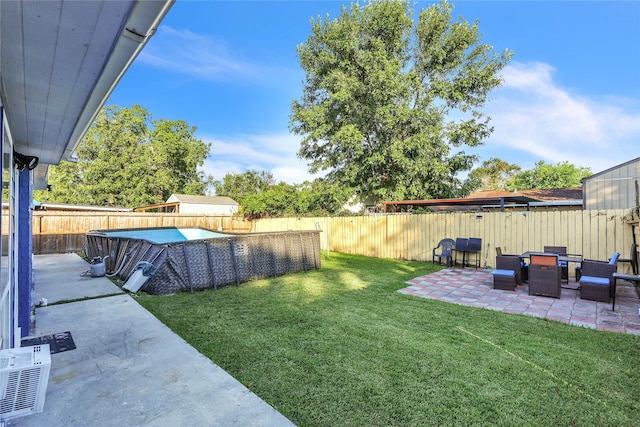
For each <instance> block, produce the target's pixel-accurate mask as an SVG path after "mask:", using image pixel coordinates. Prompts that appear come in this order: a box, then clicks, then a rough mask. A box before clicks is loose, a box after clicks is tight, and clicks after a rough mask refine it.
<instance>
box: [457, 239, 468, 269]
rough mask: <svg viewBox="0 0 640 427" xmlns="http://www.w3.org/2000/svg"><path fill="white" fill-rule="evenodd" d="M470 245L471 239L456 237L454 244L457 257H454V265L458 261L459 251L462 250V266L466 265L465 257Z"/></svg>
mask: <svg viewBox="0 0 640 427" xmlns="http://www.w3.org/2000/svg"><path fill="white" fill-rule="evenodd" d="M468 247H469V239H462V238H460V237H457V238H456V242H455V244H454V245H453V251H454V252H455V257H454V259H453V263H454V265H455V264H456V263H457V262H458V252H462V267H464V259H465V255H466V253H467V248H468Z"/></svg>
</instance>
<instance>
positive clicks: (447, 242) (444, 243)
mask: <svg viewBox="0 0 640 427" xmlns="http://www.w3.org/2000/svg"><path fill="white" fill-rule="evenodd" d="M454 244H455V242H454V241H453V239H442V240H440V242H438V246H436V247H435V248H433V253H432V255H431V262H433V263H434V264H435V262H436V258H438V264H442V258H444V259H445V260H446V265H447V267H450V266H451V250H452V249H453V245H454ZM438 248H440V253H436V251H437V250H438Z"/></svg>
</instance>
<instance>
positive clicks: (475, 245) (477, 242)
mask: <svg viewBox="0 0 640 427" xmlns="http://www.w3.org/2000/svg"><path fill="white" fill-rule="evenodd" d="M467 253H468V254H470V255H471V254H473V255H474V256H475V267H476V270H477V269H478V268H479V267H480V258H481V257H480V255H481V253H482V239H480V238H478V237H470V238H469V242H468V245H467ZM469 265H471V261H469Z"/></svg>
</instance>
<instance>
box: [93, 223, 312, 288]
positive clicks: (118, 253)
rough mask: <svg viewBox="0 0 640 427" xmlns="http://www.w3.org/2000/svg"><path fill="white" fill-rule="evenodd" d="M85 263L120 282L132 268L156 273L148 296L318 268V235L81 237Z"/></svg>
mask: <svg viewBox="0 0 640 427" xmlns="http://www.w3.org/2000/svg"><path fill="white" fill-rule="evenodd" d="M85 253H86V255H87V258H88V259H94V258H96V257H100V258H103V259H104V260H105V265H106V269H107V273H111V274H113V275H114V276H117V277H118V278H119V279H121V280H123V281H125V282H126V281H127V280H128V279H129V277H131V275H132V274H133V273H134V271H135V270H136V269H137V266H138V263H140V262H141V261H145V262H148V263H151V264H153V266H154V267H155V269H156V272H155V274H154V275H153V276H151V277H150V278H149V279H148V280H147V282H146V283H145V284H144V286H143V287H142V290H143V291H145V292H147V293H150V294H170V293H175V292H180V291H188V290H191V291H193V290H201V289H207V288H216V289H217V287H218V286H222V285H227V284H230V283H236V284H240V283H242V282H246V281H248V280H251V279H254V278H256V279H259V278H265V277H271V276H279V275H282V274H286V273H293V272H298V271H307V270H310V269H318V268H320V231H317V230H309V231H286V232H276V233H242V234H235V233H234V234H225V233H218V232H214V231H211V230H207V229H204V228H176V227H160V228H142V229H118V230H97V231H92V232H89V233H87V243H86V251H85Z"/></svg>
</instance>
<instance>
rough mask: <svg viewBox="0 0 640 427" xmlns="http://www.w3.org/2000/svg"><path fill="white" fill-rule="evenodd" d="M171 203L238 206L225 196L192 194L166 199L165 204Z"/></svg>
mask: <svg viewBox="0 0 640 427" xmlns="http://www.w3.org/2000/svg"><path fill="white" fill-rule="evenodd" d="M171 202H180V203H194V204H206V205H233V206H237V205H238V202H236V201H235V200H233V199H232V198H231V197H227V196H195V195H192V194H172V195H171V197H169V198H168V199H167V203H171Z"/></svg>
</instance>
